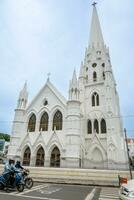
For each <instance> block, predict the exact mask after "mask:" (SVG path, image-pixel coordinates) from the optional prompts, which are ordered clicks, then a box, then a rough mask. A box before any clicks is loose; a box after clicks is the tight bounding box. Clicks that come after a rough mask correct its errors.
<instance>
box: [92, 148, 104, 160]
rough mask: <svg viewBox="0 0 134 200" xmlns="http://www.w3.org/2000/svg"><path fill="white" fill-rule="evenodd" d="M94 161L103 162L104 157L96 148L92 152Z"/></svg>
mask: <svg viewBox="0 0 134 200" xmlns="http://www.w3.org/2000/svg"><path fill="white" fill-rule="evenodd" d="M92 160H93V161H94V162H102V161H103V155H102V152H101V151H100V149H99V148H97V147H95V148H94V150H93V151H92Z"/></svg>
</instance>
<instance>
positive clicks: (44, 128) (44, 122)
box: [39, 112, 48, 131]
mask: <svg viewBox="0 0 134 200" xmlns="http://www.w3.org/2000/svg"><path fill="white" fill-rule="evenodd" d="M39 130H40V131H41V130H42V131H48V114H47V112H45V113H44V114H43V115H42V117H41V120H40V129H39Z"/></svg>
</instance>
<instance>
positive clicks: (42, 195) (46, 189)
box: [0, 183, 119, 200]
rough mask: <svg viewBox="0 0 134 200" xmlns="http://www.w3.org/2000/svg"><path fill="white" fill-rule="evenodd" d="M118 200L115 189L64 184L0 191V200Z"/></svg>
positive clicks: (39, 185)
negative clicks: (20, 191)
mask: <svg viewBox="0 0 134 200" xmlns="http://www.w3.org/2000/svg"><path fill="white" fill-rule="evenodd" d="M4 199H5V200H33V199H35V200H37V199H38V200H39V199H42V200H91V199H92V200H119V198H118V189H117V188H104V187H103V188H101V187H92V186H83V185H82V186H81V185H65V184H47V183H45V184H38V185H37V184H36V185H35V186H34V187H33V188H32V189H31V190H27V189H25V190H24V191H23V192H22V193H18V192H17V191H10V192H9V193H6V192H5V191H0V200H4Z"/></svg>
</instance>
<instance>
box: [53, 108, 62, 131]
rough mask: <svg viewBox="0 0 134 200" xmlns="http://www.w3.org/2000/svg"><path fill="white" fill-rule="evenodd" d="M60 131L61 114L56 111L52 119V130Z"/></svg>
mask: <svg viewBox="0 0 134 200" xmlns="http://www.w3.org/2000/svg"><path fill="white" fill-rule="evenodd" d="M54 128H56V130H62V113H61V112H60V111H59V110H58V111H57V112H56V113H55V115H54V118H53V130H54Z"/></svg>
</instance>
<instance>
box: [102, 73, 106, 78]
mask: <svg viewBox="0 0 134 200" xmlns="http://www.w3.org/2000/svg"><path fill="white" fill-rule="evenodd" d="M102 75H103V80H105V72H103V74H102Z"/></svg>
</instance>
